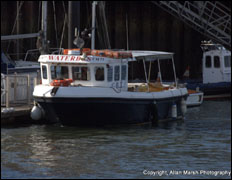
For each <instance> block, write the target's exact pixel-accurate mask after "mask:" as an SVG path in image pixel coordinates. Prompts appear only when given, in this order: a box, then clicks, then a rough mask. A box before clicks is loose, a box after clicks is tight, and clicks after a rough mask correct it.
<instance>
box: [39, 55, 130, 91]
mask: <svg viewBox="0 0 232 180" xmlns="http://www.w3.org/2000/svg"><path fill="white" fill-rule="evenodd" d="M39 62H40V63H41V76H42V84H43V85H48V86H49V85H50V83H51V82H52V81H53V80H55V79H72V80H73V82H72V83H71V85H72V86H90V87H98V86H101V87H111V88H117V89H118V88H120V89H121V90H122V91H127V88H128V60H127V59H113V58H108V57H99V56H87V57H83V58H82V56H76V55H41V56H40V58H39Z"/></svg>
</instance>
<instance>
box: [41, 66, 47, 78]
mask: <svg viewBox="0 0 232 180" xmlns="http://www.w3.org/2000/svg"><path fill="white" fill-rule="evenodd" d="M42 73H43V79H47V78H48V74H47V66H45V65H43V66H42Z"/></svg>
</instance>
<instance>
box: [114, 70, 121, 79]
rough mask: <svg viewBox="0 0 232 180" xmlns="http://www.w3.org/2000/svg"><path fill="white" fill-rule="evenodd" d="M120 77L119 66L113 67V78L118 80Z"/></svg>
mask: <svg viewBox="0 0 232 180" xmlns="http://www.w3.org/2000/svg"><path fill="white" fill-rule="evenodd" d="M119 79H120V66H115V67H114V80H115V81H119Z"/></svg>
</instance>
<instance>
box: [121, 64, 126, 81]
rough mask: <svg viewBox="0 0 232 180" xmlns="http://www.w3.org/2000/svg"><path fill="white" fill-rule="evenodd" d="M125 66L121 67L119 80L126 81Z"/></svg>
mask: <svg viewBox="0 0 232 180" xmlns="http://www.w3.org/2000/svg"><path fill="white" fill-rule="evenodd" d="M126 69H127V67H126V65H122V71H121V79H122V80H126Z"/></svg>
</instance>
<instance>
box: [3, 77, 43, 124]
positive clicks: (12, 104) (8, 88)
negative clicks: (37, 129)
mask: <svg viewBox="0 0 232 180" xmlns="http://www.w3.org/2000/svg"><path fill="white" fill-rule="evenodd" d="M38 78H39V77H33V76H30V75H29V74H25V75H21V74H20V75H19V74H10V75H9V74H8V75H3V74H1V125H5V124H13V123H17V122H18V123H23V122H29V121H31V118H30V111H31V109H32V107H33V97H32V93H33V89H34V86H35V85H36V84H38V82H39V79H38Z"/></svg>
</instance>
